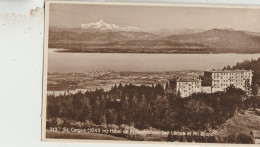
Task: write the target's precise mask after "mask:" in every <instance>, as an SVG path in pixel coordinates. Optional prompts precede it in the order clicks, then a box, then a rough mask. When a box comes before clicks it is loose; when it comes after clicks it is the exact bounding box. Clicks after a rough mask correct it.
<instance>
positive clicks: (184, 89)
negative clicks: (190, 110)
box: [169, 77, 201, 97]
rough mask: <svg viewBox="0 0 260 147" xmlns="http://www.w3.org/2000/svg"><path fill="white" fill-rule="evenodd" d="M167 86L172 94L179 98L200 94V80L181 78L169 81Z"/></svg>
mask: <svg viewBox="0 0 260 147" xmlns="http://www.w3.org/2000/svg"><path fill="white" fill-rule="evenodd" d="M169 86H170V88H171V90H172V91H173V93H175V94H176V95H177V94H178V93H179V94H180V96H181V97H188V96H190V95H192V94H193V93H200V92H201V80H199V79H196V78H190V77H185V78H184V77H182V78H177V79H173V80H169Z"/></svg>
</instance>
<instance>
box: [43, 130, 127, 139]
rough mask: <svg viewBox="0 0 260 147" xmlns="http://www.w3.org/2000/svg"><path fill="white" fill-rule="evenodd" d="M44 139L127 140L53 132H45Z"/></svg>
mask: <svg viewBox="0 0 260 147" xmlns="http://www.w3.org/2000/svg"><path fill="white" fill-rule="evenodd" d="M46 138H54V139H89V140H127V139H126V138H121V137H115V136H111V135H107V134H97V133H71V132H53V131H49V130H47V132H46Z"/></svg>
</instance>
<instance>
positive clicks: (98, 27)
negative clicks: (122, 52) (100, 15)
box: [81, 19, 140, 31]
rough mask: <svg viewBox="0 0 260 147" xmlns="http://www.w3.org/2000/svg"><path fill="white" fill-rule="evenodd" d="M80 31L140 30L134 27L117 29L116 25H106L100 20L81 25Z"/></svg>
mask: <svg viewBox="0 0 260 147" xmlns="http://www.w3.org/2000/svg"><path fill="white" fill-rule="evenodd" d="M81 28H82V29H94V30H99V31H107V30H108V31H140V28H138V27H134V26H125V27H119V26H117V25H116V24H109V23H106V22H105V21H104V20H102V19H100V20H98V21H96V22H92V23H88V24H81Z"/></svg>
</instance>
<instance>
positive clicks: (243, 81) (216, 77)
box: [169, 70, 253, 97]
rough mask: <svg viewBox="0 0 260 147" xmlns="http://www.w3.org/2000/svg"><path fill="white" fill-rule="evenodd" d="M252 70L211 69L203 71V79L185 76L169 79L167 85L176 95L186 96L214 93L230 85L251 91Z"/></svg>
mask: <svg viewBox="0 0 260 147" xmlns="http://www.w3.org/2000/svg"><path fill="white" fill-rule="evenodd" d="M252 77H253V71H251V70H212V71H204V80H203V83H202V80H200V79H199V78H198V77H194V76H189V75H188V76H186V77H181V78H176V79H171V80H169V87H170V89H171V91H172V92H173V93H175V94H176V95H177V94H178V93H179V94H180V96H181V97H188V96H190V95H192V94H193V93H214V92H217V91H225V89H226V88H227V87H229V86H231V85H233V86H235V87H236V88H240V89H242V90H244V91H246V92H247V93H248V94H249V93H250V91H251V85H252Z"/></svg>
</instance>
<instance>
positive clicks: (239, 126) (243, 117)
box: [214, 110, 260, 139]
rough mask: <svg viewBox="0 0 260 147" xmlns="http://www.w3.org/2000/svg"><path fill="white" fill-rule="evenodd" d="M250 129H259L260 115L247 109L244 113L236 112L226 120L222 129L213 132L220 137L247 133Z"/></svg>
mask: <svg viewBox="0 0 260 147" xmlns="http://www.w3.org/2000/svg"><path fill="white" fill-rule="evenodd" d="M251 130H260V116H259V115H256V114H255V113H254V112H253V111H248V110H247V111H246V112H245V114H237V115H235V116H234V117H232V118H230V119H229V120H227V122H226V123H225V124H224V125H223V126H222V129H221V130H219V131H216V132H214V134H215V136H217V137H219V138H220V139H221V138H224V137H226V136H228V135H232V134H238V133H242V134H247V135H249V133H250V131H251Z"/></svg>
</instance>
